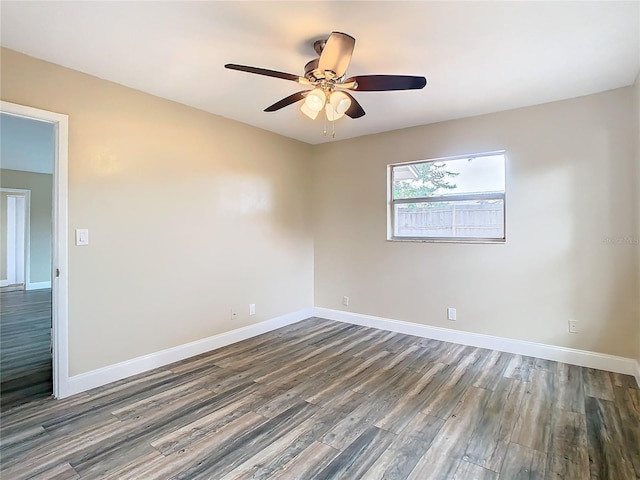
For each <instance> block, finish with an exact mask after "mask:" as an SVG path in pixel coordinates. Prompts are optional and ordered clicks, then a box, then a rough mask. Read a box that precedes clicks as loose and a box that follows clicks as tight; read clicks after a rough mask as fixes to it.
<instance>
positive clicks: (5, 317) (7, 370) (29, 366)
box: [0, 289, 53, 409]
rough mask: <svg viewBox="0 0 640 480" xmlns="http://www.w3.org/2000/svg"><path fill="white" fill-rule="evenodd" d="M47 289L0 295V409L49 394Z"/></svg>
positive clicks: (49, 319)
mask: <svg viewBox="0 0 640 480" xmlns="http://www.w3.org/2000/svg"><path fill="white" fill-rule="evenodd" d="M50 328H51V289H42V290H30V291H25V290H19V291H9V292H2V293H0V407H1V408H3V409H6V408H11V407H13V406H16V405H19V404H21V403H24V402H27V401H30V400H34V399H38V398H42V397H47V396H49V395H51V392H52V391H53V385H52V367H51V354H50V348H51V347H50V339H51V334H50Z"/></svg>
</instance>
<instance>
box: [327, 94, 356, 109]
mask: <svg viewBox="0 0 640 480" xmlns="http://www.w3.org/2000/svg"><path fill="white" fill-rule="evenodd" d="M329 103H330V104H331V106H332V107H333V110H334V111H335V112H336V113H337V114H343V113H344V112H346V111H347V110H349V107H350V106H351V99H350V98H349V96H348V95H347V94H346V93H344V92H341V91H339V90H338V91H335V92H333V93H332V94H331V96H330V97H329Z"/></svg>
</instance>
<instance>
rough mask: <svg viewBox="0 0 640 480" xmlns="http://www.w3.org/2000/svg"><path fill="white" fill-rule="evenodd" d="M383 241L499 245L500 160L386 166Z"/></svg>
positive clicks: (500, 155)
mask: <svg viewBox="0 0 640 480" xmlns="http://www.w3.org/2000/svg"><path fill="white" fill-rule="evenodd" d="M389 177H390V184H389V190H390V191H389V239H390V240H422V241H443V242H504V241H505V238H506V237H505V155H504V152H493V153H482V154H476V155H465V156H460V157H451V158H441V159H435V160H425V161H421V162H411V163H402V164H395V165H389Z"/></svg>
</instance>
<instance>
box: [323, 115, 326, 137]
mask: <svg viewBox="0 0 640 480" xmlns="http://www.w3.org/2000/svg"><path fill="white" fill-rule="evenodd" d="M323 118H324V130H323V131H322V135H324V136H325V137H326V136H327V116H326V115H323Z"/></svg>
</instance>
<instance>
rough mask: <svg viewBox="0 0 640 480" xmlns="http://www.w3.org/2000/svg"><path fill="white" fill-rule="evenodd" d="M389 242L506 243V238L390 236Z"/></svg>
mask: <svg viewBox="0 0 640 480" xmlns="http://www.w3.org/2000/svg"><path fill="white" fill-rule="evenodd" d="M387 242H418V243H476V244H480V243H481V244H486V243H493V244H504V243H506V242H507V239H506V238H420V237H388V238H387Z"/></svg>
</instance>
